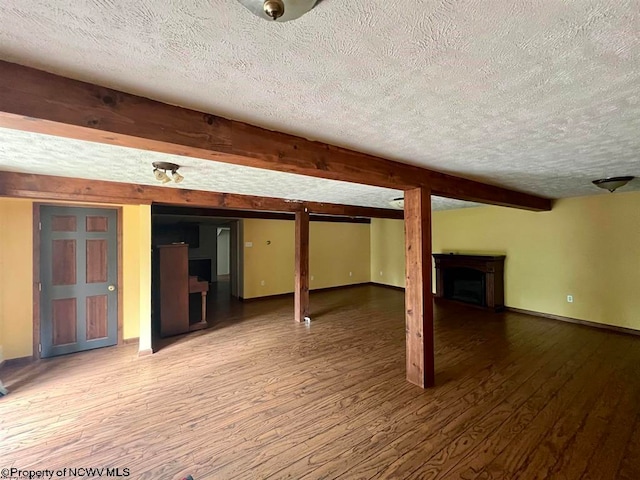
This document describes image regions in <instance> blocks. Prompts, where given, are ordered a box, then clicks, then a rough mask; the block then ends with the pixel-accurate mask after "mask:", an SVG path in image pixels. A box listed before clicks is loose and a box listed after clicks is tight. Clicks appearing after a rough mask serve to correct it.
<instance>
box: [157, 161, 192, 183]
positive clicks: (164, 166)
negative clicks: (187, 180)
mask: <svg viewBox="0 0 640 480" xmlns="http://www.w3.org/2000/svg"><path fill="white" fill-rule="evenodd" d="M152 165H153V176H154V177H156V180H158V181H159V182H162V183H169V182H170V181H171V177H173V181H174V182H176V183H180V182H182V181H183V180H184V177H183V176H182V175H180V174H179V173H178V169H179V168H180V165H177V164H175V163H170V162H153V163H152ZM167 172H171V177H170V176H169V175H167Z"/></svg>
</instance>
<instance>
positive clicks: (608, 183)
mask: <svg viewBox="0 0 640 480" xmlns="http://www.w3.org/2000/svg"><path fill="white" fill-rule="evenodd" d="M634 178H635V177H632V176H626V177H609V178H601V179H599V180H594V181H593V182H591V183H593V184H594V185H595V186H596V187H600V188H604V189H605V190H609V191H610V192H611V193H613V192H615V191H616V190H617V189H618V188H620V187H624V186H625V185H626V184H627V183H629V182H630V181H631V180H633V179H634Z"/></svg>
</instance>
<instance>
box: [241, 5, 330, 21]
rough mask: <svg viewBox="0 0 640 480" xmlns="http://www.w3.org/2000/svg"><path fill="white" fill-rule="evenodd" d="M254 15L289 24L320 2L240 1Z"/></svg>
mask: <svg viewBox="0 0 640 480" xmlns="http://www.w3.org/2000/svg"><path fill="white" fill-rule="evenodd" d="M238 1H239V2H240V3H241V4H242V5H244V6H245V7H246V8H247V9H248V10H249V11H250V12H251V13H253V14H254V15H256V16H258V17H260V18H264V19H265V20H271V21H276V22H288V21H289V20H295V19H296V18H298V17H301V16H302V15H304V14H305V13H307V12H308V11H309V10H311V9H312V8H313V7H315V6H316V4H317V3H319V0H238Z"/></svg>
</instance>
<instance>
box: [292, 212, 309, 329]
mask: <svg viewBox="0 0 640 480" xmlns="http://www.w3.org/2000/svg"><path fill="white" fill-rule="evenodd" d="M295 262H296V284H295V320H296V322H304V321H305V318H306V317H309V212H308V210H307V209H306V208H305V209H304V210H301V211H298V212H296V260H295Z"/></svg>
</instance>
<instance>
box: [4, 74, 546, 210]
mask: <svg viewBox="0 0 640 480" xmlns="http://www.w3.org/2000/svg"><path fill="white" fill-rule="evenodd" d="M0 70H1V71H2V75H0V126H2V127H7V128H14V129H19V130H26V131H31V132H37V133H44V134H50V135H58V136H62V137H68V138H75V139H79V140H88V141H94V142H101V143H108V144H113V145H121V146H125V147H132V148H138V149H144V150H153V151H158V152H164V153H171V154H176V155H184V156H189V157H196V158H203V159H207V160H216V161H221V162H228V163H234V164H238V165H245V166H250V167H258V168H265V169H270V170H278V171H283V172H290V173H296V174H301V175H307V176H312V177H319V178H327V179H332V180H343V181H347V182H354V183H362V184H367V185H375V186H382V187H388V188H397V189H402V190H407V189H411V188H414V187H417V186H423V187H428V188H430V189H431V192H432V194H434V195H440V196H444V197H450V198H457V199H461V200H470V201H478V202H485V203H490V204H495V205H504V206H510V207H517V208H524V209H529V210H550V209H551V201H550V200H549V199H545V198H541V197H538V196H535V195H530V194H526V193H522V192H516V191H513V190H509V189H506V188H501V187H497V186H493V185H487V184H484V183H481V182H477V181H473V180H468V179H464V178H460V177H456V176H453V175H448V174H444V173H440V172H435V171H432V170H428V169H424V168H419V167H415V166H411V165H406V164H403V163H399V162H394V161H390V160H386V159H383V158H380V157H375V156H372V155H366V154H363V153H359V152H354V151H351V150H347V149H344V148H339V147H335V146H332V145H328V144H325V143H320V142H313V141H310V140H306V139H304V138H300V137H296V136H292V135H287V134H284V133H278V132H273V131H270V130H266V129H263V128H259V127H255V126H252V125H247V124H245V123H241V122H236V121H233V120H228V119H225V118H221V117H217V116H215V115H210V114H207V113H203V112H198V111H195V110H189V109H186V108H182V107H177V106H172V105H168V104H165V103H161V102H157V101H154V100H149V99H147V98H143V97H138V96H135V95H131V94H127V93H123V92H120V91H117V90H112V89H108V88H105V87H101V86H97V85H93V84H90V83H85V82H80V81H76V80H72V79H69V78H65V77H61V76H59V75H54V74H50V73H47V72H43V71H40V70H35V69H33V68H29V67H23V66H20V65H17V64H13V63H8V62H0Z"/></svg>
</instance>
